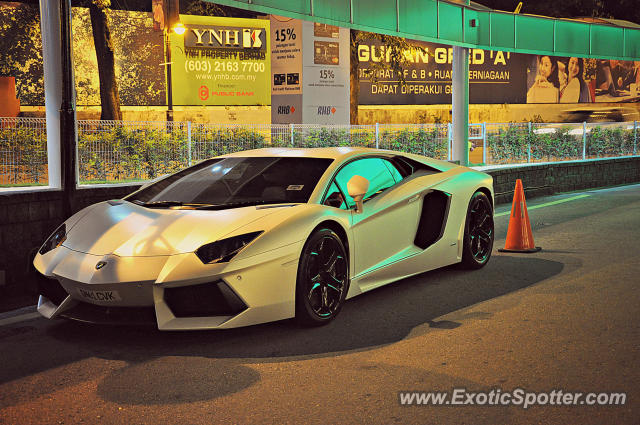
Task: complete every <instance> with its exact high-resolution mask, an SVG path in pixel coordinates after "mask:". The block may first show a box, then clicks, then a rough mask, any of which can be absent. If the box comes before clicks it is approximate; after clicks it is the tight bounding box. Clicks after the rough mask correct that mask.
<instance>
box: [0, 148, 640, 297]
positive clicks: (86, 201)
mask: <svg viewBox="0 0 640 425" xmlns="http://www.w3.org/2000/svg"><path fill="white" fill-rule="evenodd" d="M485 168H486V169H485V171H486V172H487V173H489V174H491V175H492V176H493V179H494V190H495V193H496V196H495V200H496V203H498V204H500V203H507V202H511V200H512V198H513V189H514V186H515V180H516V179H522V181H523V183H524V187H525V192H526V196H527V198H532V197H536V196H544V195H550V194H552V193H556V192H566V191H573V190H580V189H587V188H593V187H603V186H611V185H618V184H623V183H634V182H640V156H635V157H627V158H617V159H597V160H589V161H568V162H560V163H547V164H532V165H525V166H519V167H503V168H493V169H491V168H490V167H485ZM137 188H138V186H137V185H126V186H125V185H122V186H111V187H100V188H86V189H79V190H78V191H77V197H76V202H75V207H74V210H75V211H78V210H80V209H81V208H83V207H85V206H87V205H90V204H92V203H95V202H100V201H104V200H108V199H117V198H121V197H123V196H125V195H126V194H128V193H131V192H133V191H134V190H136V189H137ZM61 195H62V194H61V192H59V191H37V192H29V193H15V192H14V193H11V192H0V276H1V275H2V274H3V273H2V272H3V271H4V276H5V279H6V286H5V287H4V288H5V289H4V290H5V291H7V289H8V288H11V287H13V288H14V289H15V288H16V287H18V288H21V291H23V292H33V291H34V290H35V288H34V282H35V279H34V276H33V273H35V272H34V271H32V270H31V269H32V267H31V263H30V260H29V258H30V255H33V253H34V252H35V250H36V249H38V248H39V247H40V245H41V244H42V243H43V242H44V240H45V238H46V237H47V236H49V235H50V234H51V233H52V232H53V231H54V230H55V229H56V227H57V226H58V225H60V223H61V222H62V221H63V219H64V217H63V216H62V197H61ZM0 283H2V282H0ZM2 291H3V287H2V286H0V297H1V296H2V295H3V294H2ZM12 293H15V290H14V291H13V292H12Z"/></svg>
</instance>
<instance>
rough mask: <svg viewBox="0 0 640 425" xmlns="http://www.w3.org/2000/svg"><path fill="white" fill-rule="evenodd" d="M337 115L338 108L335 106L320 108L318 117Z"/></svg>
mask: <svg viewBox="0 0 640 425" xmlns="http://www.w3.org/2000/svg"><path fill="white" fill-rule="evenodd" d="M335 113H336V108H335V107H333V106H318V115H333V114H335Z"/></svg>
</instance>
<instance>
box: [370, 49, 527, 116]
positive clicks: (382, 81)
mask: <svg viewBox="0 0 640 425" xmlns="http://www.w3.org/2000/svg"><path fill="white" fill-rule="evenodd" d="M412 44H413V45H415V46H421V47H422V48H423V49H424V51H421V50H418V49H416V50H412V51H407V52H404V55H405V58H406V59H407V64H406V65H405V66H404V71H403V75H402V76H401V75H398V73H397V72H394V70H393V69H391V66H390V65H388V64H389V62H390V54H391V51H390V49H388V48H387V46H384V45H383V44H381V43H380V42H377V41H371V42H368V43H366V44H361V45H360V46H358V60H359V66H358V73H359V75H358V78H359V81H360V104H362V105H429V104H446V103H451V60H452V57H453V48H452V47H450V46H445V45H441V44H436V43H427V42H420V41H413V42H412ZM526 56H527V55H522V54H517V53H509V52H501V51H489V50H482V49H471V50H470V52H469V101H470V103H524V102H525V92H526V75H527V74H526ZM373 62H377V63H383V64H387V65H386V66H383V69H381V70H377V71H376V72H375V73H374V75H375V78H371V77H370V73H371V72H373V71H372V69H375V68H372V65H371V63H373ZM403 78H404V83H403V82H402V79H403Z"/></svg>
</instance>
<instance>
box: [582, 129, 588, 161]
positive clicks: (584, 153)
mask: <svg viewBox="0 0 640 425" xmlns="http://www.w3.org/2000/svg"><path fill="white" fill-rule="evenodd" d="M586 157H587V122H586V121H582V160H583V161H584V160H585V159H586Z"/></svg>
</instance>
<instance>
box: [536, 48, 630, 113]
mask: <svg viewBox="0 0 640 425" xmlns="http://www.w3.org/2000/svg"><path fill="white" fill-rule="evenodd" d="M528 58H529V59H528V60H529V64H528V66H527V103H589V102H638V101H639V100H640V93H638V87H639V86H640V62H638V61H636V62H632V61H618V60H598V59H585V58H578V57H560V56H534V55H528Z"/></svg>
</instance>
